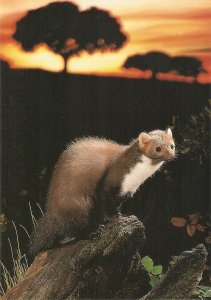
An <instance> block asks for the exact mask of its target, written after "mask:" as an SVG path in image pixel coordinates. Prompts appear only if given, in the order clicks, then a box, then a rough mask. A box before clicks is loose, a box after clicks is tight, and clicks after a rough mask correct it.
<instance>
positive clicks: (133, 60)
mask: <svg viewBox="0 0 211 300" xmlns="http://www.w3.org/2000/svg"><path fill="white" fill-rule="evenodd" d="M123 67H124V68H126V69H129V68H136V69H138V70H141V71H146V70H150V71H151V72H152V78H156V75H157V74H158V73H168V72H175V73H177V74H179V75H183V76H191V77H194V78H195V79H196V78H197V76H198V75H199V74H200V73H206V70H204V69H203V66H202V62H201V61H200V60H199V59H197V58H195V57H190V56H174V57H170V56H169V55H167V54H165V53H162V52H158V51H150V52H147V53H146V54H135V55H132V56H129V57H128V58H127V59H126V61H125V63H124V65H123Z"/></svg>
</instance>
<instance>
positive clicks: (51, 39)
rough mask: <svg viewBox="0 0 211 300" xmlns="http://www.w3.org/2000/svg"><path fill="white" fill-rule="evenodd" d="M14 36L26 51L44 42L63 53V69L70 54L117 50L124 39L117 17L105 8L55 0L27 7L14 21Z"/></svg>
mask: <svg viewBox="0 0 211 300" xmlns="http://www.w3.org/2000/svg"><path fill="white" fill-rule="evenodd" d="M13 38H14V39H15V40H17V41H18V42H20V43H21V45H22V47H23V49H24V50H26V51H32V50H33V49H34V47H35V46H36V45H39V44H43V43H44V44H46V45H47V46H48V47H49V49H51V50H52V51H53V52H55V53H58V54H60V55H61V56H62V57H63V59H64V62H65V64H64V70H65V71H66V68H67V59H68V58H69V57H70V56H72V55H76V54H78V53H79V52H81V51H83V50H85V51H87V52H88V53H90V54H91V53H93V52H94V51H95V50H99V51H114V50H118V49H119V48H121V47H122V46H123V44H124V42H125V41H126V35H125V34H124V33H123V32H122V30H121V26H120V24H119V22H118V20H117V19H116V18H115V17H112V16H111V15H110V13H109V12H108V11H106V10H100V9H98V8H96V7H92V8H90V9H88V10H85V11H79V8H78V6H76V5H75V4H73V3H70V2H54V3H50V4H48V5H46V6H44V7H40V8H38V9H35V10H30V11H29V12H28V13H27V15H26V16H25V17H23V18H22V19H21V20H20V21H18V22H17V24H16V32H15V33H14V35H13Z"/></svg>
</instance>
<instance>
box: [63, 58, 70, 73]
mask: <svg viewBox="0 0 211 300" xmlns="http://www.w3.org/2000/svg"><path fill="white" fill-rule="evenodd" d="M68 58H69V56H63V59H64V69H63V71H62V72H63V73H65V74H67V73H68V70H67V62H68Z"/></svg>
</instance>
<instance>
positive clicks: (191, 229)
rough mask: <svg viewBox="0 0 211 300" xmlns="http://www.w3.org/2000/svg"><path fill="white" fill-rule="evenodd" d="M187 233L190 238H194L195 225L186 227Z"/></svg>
mask: <svg viewBox="0 0 211 300" xmlns="http://www.w3.org/2000/svg"><path fill="white" fill-rule="evenodd" d="M186 229H187V233H188V235H190V236H194V234H195V232H196V225H187V228H186Z"/></svg>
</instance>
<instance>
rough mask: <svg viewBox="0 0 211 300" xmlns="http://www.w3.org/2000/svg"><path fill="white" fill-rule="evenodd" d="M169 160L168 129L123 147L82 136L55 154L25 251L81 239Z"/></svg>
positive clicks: (171, 145)
mask: <svg viewBox="0 0 211 300" xmlns="http://www.w3.org/2000/svg"><path fill="white" fill-rule="evenodd" d="M174 157H175V143H174V139H173V137H172V131H171V129H170V128H169V129H167V130H166V131H162V130H154V131H151V132H149V133H145V132H142V133H141V134H140V135H139V137H138V138H137V139H135V140H133V141H132V142H131V143H130V144H129V145H127V146H125V145H120V144H118V143H116V142H114V141H111V140H106V139H102V138H91V137H89V138H83V139H78V140H76V141H75V142H73V143H71V144H70V145H69V146H68V147H67V149H66V150H65V151H64V152H63V153H62V154H61V156H60V158H59V160H58V162H57V164H56V166H55V169H54V171H53V175H52V179H51V181H50V186H49V191H48V197H47V208H46V212H45V214H44V216H43V217H42V218H41V219H40V220H39V221H38V223H37V226H36V228H35V232H34V234H33V237H32V242H31V253H32V254H33V255H36V254H38V253H39V252H41V251H42V250H47V249H50V248H52V247H54V246H55V245H56V244H59V242H60V241H62V240H63V239H64V240H65V238H67V237H73V239H74V238H76V239H77V238H79V239H80V238H82V237H83V236H85V235H86V234H88V232H89V234H90V233H91V232H92V231H93V230H94V229H96V228H97V226H98V225H100V224H103V222H104V220H105V219H106V218H109V217H110V216H112V215H115V214H117V213H118V208H119V206H120V204H121V201H122V200H123V199H124V197H126V196H129V197H131V196H133V194H134V193H135V192H136V191H137V189H138V188H139V186H140V185H141V184H143V183H144V182H145V180H147V178H149V177H151V176H152V175H153V174H154V173H155V172H156V171H157V170H159V169H160V168H161V166H162V165H163V163H164V162H165V161H169V160H172V159H173V158H174Z"/></svg>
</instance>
